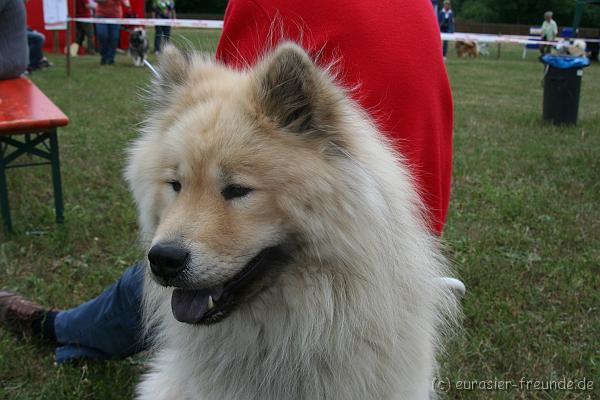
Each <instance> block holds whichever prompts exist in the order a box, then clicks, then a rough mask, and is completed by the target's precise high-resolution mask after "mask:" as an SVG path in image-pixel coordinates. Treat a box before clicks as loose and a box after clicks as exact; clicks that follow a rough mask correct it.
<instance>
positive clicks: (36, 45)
mask: <svg viewBox="0 0 600 400" xmlns="http://www.w3.org/2000/svg"><path fill="white" fill-rule="evenodd" d="M45 41H46V37H45V36H44V35H43V34H42V33H40V32H38V31H27V44H28V45H29V68H33V69H35V68H39V66H40V63H41V61H42V58H44V53H43V52H42V47H44V42H45Z"/></svg>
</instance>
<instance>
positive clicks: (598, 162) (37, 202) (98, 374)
mask: <svg viewBox="0 0 600 400" xmlns="http://www.w3.org/2000/svg"><path fill="white" fill-rule="evenodd" d="M183 34H184V35H185V37H187V38H188V39H189V40H191V42H192V43H193V44H194V46H195V47H197V48H202V49H206V50H208V51H212V50H214V47H215V45H216V41H217V39H218V35H219V32H217V31H214V32H201V33H200V32H198V31H196V32H186V31H183ZM493 50H494V51H495V49H493ZM502 50H503V53H502V58H501V59H499V60H497V59H496V57H495V54H493V55H492V56H490V57H488V58H485V59H479V60H458V59H455V58H453V57H452V56H451V57H450V59H449V60H448V64H447V65H448V71H449V74H450V80H451V84H452V87H453V91H454V98H455V104H456V113H455V114H456V118H455V146H454V151H455V153H454V154H455V156H454V157H455V158H454V183H453V197H452V204H451V209H450V214H449V219H448V223H447V227H446V231H445V234H444V239H445V240H446V241H447V243H448V252H449V254H450V256H451V257H452V258H453V260H454V262H455V265H456V269H457V271H458V273H459V274H460V276H461V278H462V279H463V280H464V281H465V282H466V285H467V288H468V295H467V297H466V298H465V299H464V301H463V304H464V314H465V317H464V321H463V322H464V330H463V332H461V333H459V334H457V335H456V336H455V337H454V338H453V339H452V340H451V342H450V345H449V347H448V353H447V354H446V355H445V356H444V357H442V366H443V368H442V370H441V371H440V373H439V378H440V382H441V384H440V388H441V390H442V391H446V389H447V385H448V383H450V386H451V387H450V390H449V393H448V398H456V399H462V398H469V399H471V398H473V399H489V398H499V399H515V398H523V399H595V398H600V378H599V377H600V366H599V363H600V343H599V336H600V311H599V308H600V66H598V65H594V66H592V67H590V68H588V69H587V70H586V71H585V74H584V82H583V91H582V97H581V107H580V120H579V125H578V126H577V127H572V128H556V127H552V126H549V125H547V124H544V123H542V121H541V99H542V88H541V84H540V80H541V77H542V66H541V64H540V63H539V62H537V61H535V60H534V59H535V56H534V55H533V54H531V55H530V59H529V60H528V61H522V60H521V59H520V48H518V47H504V48H503V49H502ZM51 58H52V60H53V61H54V62H55V63H56V66H55V67H54V68H52V69H50V70H48V71H42V72H39V73H35V74H34V75H33V77H32V79H33V80H34V81H35V82H36V83H37V84H38V85H39V86H40V87H41V88H42V89H43V90H44V91H45V92H46V93H47V94H48V95H49V97H51V98H52V99H53V100H54V101H55V102H56V104H58V105H59V106H60V107H61V108H62V109H63V110H64V111H65V112H66V114H68V115H69V117H70V119H71V123H70V124H69V126H68V127H67V128H65V129H62V130H61V132H60V135H59V137H60V139H59V140H60V142H61V162H62V174H63V185H64V191H65V193H64V195H65V201H66V223H65V224H64V225H62V226H57V225H55V224H54V223H53V208H52V190H51V185H50V172H49V170H48V169H46V168H27V169H17V170H11V171H10V173H9V187H10V194H11V203H12V207H13V222H14V225H15V230H16V232H15V234H14V235H11V236H7V235H4V234H3V233H1V232H0V287H4V288H9V289H11V290H16V291H19V292H22V293H24V294H26V295H28V296H30V297H32V298H34V299H36V300H38V301H40V302H42V303H44V304H48V305H53V306H56V307H70V306H74V305H77V304H79V303H80V302H82V301H84V300H87V299H89V298H91V297H93V296H95V295H97V294H98V293H99V292H100V291H101V290H102V289H103V288H104V287H105V286H106V285H108V284H110V283H112V282H113V281H114V280H115V279H116V278H117V277H118V276H119V275H120V273H121V272H122V271H123V270H124V269H125V268H126V267H127V266H128V265H129V264H131V263H132V262H134V261H135V260H136V259H137V258H138V257H140V250H139V248H138V247H137V244H136V215H135V210H134V206H133V202H132V200H131V197H130V195H129V193H128V191H127V188H126V186H125V184H124V181H123V179H122V177H121V175H122V169H123V166H124V149H125V147H126V145H127V143H128V142H129V141H130V140H131V139H132V138H134V137H135V135H136V134H135V129H136V124H137V123H139V121H140V118H141V113H142V105H141V104H140V102H139V99H138V93H139V90H138V89H139V88H140V87H141V86H143V85H144V84H145V83H146V82H147V80H148V78H149V76H150V74H149V72H148V71H147V70H146V69H139V68H135V67H133V66H132V65H131V62H130V61H129V60H128V59H127V58H126V57H125V56H124V55H123V56H119V57H118V59H117V65H115V66H114V67H101V66H100V65H99V60H98V59H97V58H96V57H80V58H77V59H74V60H73V76H72V77H71V78H70V79H67V78H66V77H65V70H64V59H63V58H62V57H51ZM141 361H142V359H140V358H139V357H138V358H135V359H127V360H124V361H112V362H106V363H79V364H76V365H73V364H70V365H61V366H55V365H54V358H53V354H52V348H50V347H40V346H39V345H37V344H36V343H32V342H28V341H23V340H16V339H15V338H14V337H13V336H12V335H11V334H9V333H8V332H6V331H4V330H1V329H0V398H2V399H4V398H6V399H122V398H127V397H128V396H129V397H130V393H131V391H132V388H133V386H134V384H135V382H136V380H137V377H138V375H139V372H140V371H141V370H142V363H141ZM521 378H524V379H526V380H532V381H533V380H538V381H545V382H547V381H550V380H561V379H563V378H565V379H567V380H569V379H571V380H583V379H584V378H586V379H587V380H594V378H595V381H596V382H594V388H593V390H591V391H560V390H554V391H525V390H519V389H518V388H511V389H510V390H508V391H496V392H493V393H492V392H490V391H485V390H459V389H458V388H457V385H458V384H459V383H460V381H466V380H468V381H473V380H478V381H482V380H494V379H498V380H503V381H506V380H512V381H513V382H514V383H516V384H519V381H520V380H521Z"/></svg>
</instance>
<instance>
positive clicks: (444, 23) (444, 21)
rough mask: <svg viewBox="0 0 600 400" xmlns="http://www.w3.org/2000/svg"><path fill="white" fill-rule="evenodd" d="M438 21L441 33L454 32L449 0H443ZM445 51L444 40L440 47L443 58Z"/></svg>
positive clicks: (446, 49) (446, 44)
mask: <svg viewBox="0 0 600 400" xmlns="http://www.w3.org/2000/svg"><path fill="white" fill-rule="evenodd" d="M438 23H439V24H440V31H441V32H442V33H454V12H453V11H452V6H451V4H450V0H446V1H444V8H442V9H441V10H440V12H439V14H438ZM446 53H448V41H447V40H444V46H443V48H442V54H443V55H444V60H445V59H446Z"/></svg>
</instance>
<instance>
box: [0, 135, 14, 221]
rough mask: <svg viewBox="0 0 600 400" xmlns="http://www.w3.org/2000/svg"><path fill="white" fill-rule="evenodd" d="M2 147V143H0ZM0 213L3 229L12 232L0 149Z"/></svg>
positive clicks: (0, 150)
mask: <svg viewBox="0 0 600 400" xmlns="http://www.w3.org/2000/svg"><path fill="white" fill-rule="evenodd" d="M0 146H2V143H0ZM0 211H2V220H3V221H4V229H5V230H6V231H7V232H9V233H10V232H12V222H11V220H10V207H9V204H8V184H7V182H6V168H5V165H4V152H3V150H2V148H1V147H0Z"/></svg>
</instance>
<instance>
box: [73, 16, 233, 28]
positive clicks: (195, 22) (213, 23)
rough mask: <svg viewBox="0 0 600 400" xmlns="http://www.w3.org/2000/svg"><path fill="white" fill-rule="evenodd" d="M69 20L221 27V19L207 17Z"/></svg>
mask: <svg viewBox="0 0 600 400" xmlns="http://www.w3.org/2000/svg"><path fill="white" fill-rule="evenodd" d="M71 21H76V22H88V23H92V24H111V25H115V24H117V25H144V26H172V27H176V28H205V29H221V28H223V21H217V20H209V19H161V18H71Z"/></svg>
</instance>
